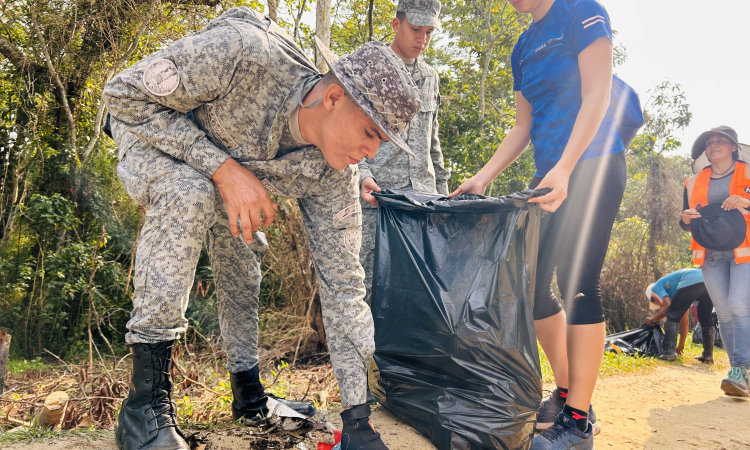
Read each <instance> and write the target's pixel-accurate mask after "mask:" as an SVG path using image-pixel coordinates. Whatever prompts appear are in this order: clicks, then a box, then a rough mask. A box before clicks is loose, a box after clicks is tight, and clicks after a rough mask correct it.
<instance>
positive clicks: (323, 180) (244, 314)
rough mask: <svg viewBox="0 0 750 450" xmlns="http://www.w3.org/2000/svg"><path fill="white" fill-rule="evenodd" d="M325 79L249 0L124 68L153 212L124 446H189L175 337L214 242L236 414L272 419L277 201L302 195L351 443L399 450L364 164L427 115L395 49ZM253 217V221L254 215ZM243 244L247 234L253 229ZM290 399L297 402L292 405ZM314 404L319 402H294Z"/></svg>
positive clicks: (129, 179)
mask: <svg viewBox="0 0 750 450" xmlns="http://www.w3.org/2000/svg"><path fill="white" fill-rule="evenodd" d="M318 44H319V50H320V52H321V53H322V54H323V56H324V58H325V60H326V62H327V63H328V65H329V66H330V68H331V71H330V72H328V73H327V74H326V75H325V76H323V75H320V74H319V73H318V71H317V69H316V68H315V65H314V64H313V63H312V62H311V61H310V60H309V59H308V58H307V57H306V56H305V54H304V52H302V50H301V49H300V48H299V47H298V46H297V45H296V44H295V43H294V41H293V40H292V39H291V38H289V37H288V36H287V35H286V33H284V32H283V31H282V30H281V29H280V28H279V27H278V26H277V25H276V24H275V23H274V22H272V21H271V20H270V19H268V18H267V17H264V16H263V15H261V14H259V13H257V12H255V11H253V10H251V9H248V8H236V9H231V10H229V11H227V12H226V13H225V14H223V15H222V16H220V17H218V18H217V19H215V20H213V21H211V22H210V23H209V24H208V25H207V26H206V27H205V28H204V29H203V30H201V31H199V32H197V33H195V34H193V35H191V36H188V37H186V38H184V39H181V40H179V41H176V42H175V43H174V44H172V45H170V46H169V47H167V48H165V49H164V50H161V51H159V52H157V53H155V54H153V55H151V56H149V57H147V58H145V59H143V60H142V61H140V62H138V63H136V64H134V65H133V66H131V67H130V68H128V69H126V70H125V71H124V72H122V73H120V74H119V75H117V76H116V77H115V78H113V79H112V81H111V82H110V83H108V85H107V86H106V87H105V90H104V93H103V101H104V102H105V104H106V106H107V109H108V110H109V112H110V114H111V117H110V121H109V123H110V126H111V136H112V137H113V138H114V140H115V142H116V143H117V146H118V150H119V159H120V162H119V164H118V166H117V174H118V176H119V177H120V180H122V182H123V184H124V185H125V189H126V190H127V191H128V194H129V195H130V196H131V197H132V198H133V199H134V200H135V201H136V202H137V203H139V204H140V205H142V206H144V207H146V208H147V209H148V212H147V213H146V221H145V224H144V226H143V229H142V231H141V241H140V243H139V245H138V250H137V254H136V261H135V278H134V284H135V289H134V295H133V311H132V313H131V319H130V321H129V322H128V324H127V328H128V333H127V335H126V341H127V343H128V344H129V345H130V348H131V354H132V361H133V371H132V374H131V382H130V393H129V395H128V398H127V399H125V401H123V404H122V408H121V410H120V413H119V415H118V423H117V428H116V439H117V444H118V447H119V448H120V449H121V450H130V449H148V450H157V449H159V450H161V449H177V450H187V449H188V446H187V444H186V443H185V440H184V436H183V435H182V433H181V432H180V431H179V429H178V428H177V423H176V420H175V406H174V403H172V401H171V391H172V382H171V379H170V375H169V373H170V371H169V368H170V365H171V355H172V345H173V343H174V340H175V339H177V338H179V336H180V334H181V333H184V332H185V330H186V326H187V320H186V319H185V310H186V308H187V303H188V293H189V291H190V288H191V286H192V282H193V278H194V275H195V268H196V264H197V262H198V257H199V255H200V252H201V246H202V244H203V243H204V242H205V243H206V247H207V249H208V253H209V257H210V259H211V265H212V269H213V273H214V281H215V283H216V292H217V299H218V310H219V322H220V327H221V333H222V337H223V339H224V343H225V344H226V347H227V370H228V371H229V372H230V379H231V386H232V394H233V396H234V401H233V402H232V416H233V418H234V419H239V418H241V417H248V418H249V417H252V416H254V415H256V414H265V413H267V412H268V409H267V408H266V400H267V395H266V394H265V393H264V392H263V386H262V385H261V383H260V380H259V377H258V294H259V291H260V282H261V271H260V261H261V258H262V256H263V254H264V253H265V251H266V250H267V248H268V244H267V243H266V238H265V235H264V234H263V233H262V232H259V231H258V228H259V226H260V223H261V211H262V212H263V216H264V219H265V220H264V223H265V225H270V224H271V222H272V220H273V216H274V205H273V203H272V202H271V201H270V199H269V196H268V194H269V193H271V194H274V195H278V196H286V197H291V198H296V199H298V203H299V207H300V209H301V211H302V216H303V220H304V224H305V230H306V234H307V237H308V240H309V242H310V249H311V253H312V257H313V261H314V263H315V268H316V274H317V278H318V286H319V289H320V298H321V305H322V308H323V321H324V325H325V329H326V333H327V335H328V342H329V349H330V354H331V361H332V364H333V370H334V373H335V375H336V377H337V378H338V380H339V389H340V392H341V403H342V405H343V406H344V407H345V408H346V409H345V410H344V412H343V413H342V414H341V416H342V419H343V422H344V427H343V430H342V432H343V439H342V448H343V449H344V450H346V449H362V450H383V449H386V447H385V445H384V444H383V442H382V440H381V439H380V435H379V434H378V433H377V432H375V429H374V428H373V427H372V426H371V425H370V424H369V420H368V417H369V415H370V408H369V406H368V405H366V404H365V392H366V384H367V373H366V367H367V363H368V361H369V360H370V358H371V356H372V354H373V352H374V350H375V349H374V346H375V344H374V337H373V334H374V330H373V320H372V315H371V314H370V310H369V308H368V307H367V305H366V304H365V302H364V301H363V298H364V294H365V290H364V285H363V278H364V272H363V270H362V266H361V265H360V264H359V259H358V257H357V255H358V254H359V249H360V243H361V237H362V235H361V224H362V221H361V220H362V219H361V208H360V205H359V201H358V197H359V192H358V189H357V181H358V179H359V174H358V170H357V166H356V163H358V162H359V161H361V160H362V159H363V158H364V157H365V156H370V157H374V156H375V153H376V152H377V149H378V146H379V145H380V142H381V141H382V140H386V139H388V138H390V139H391V141H392V142H393V143H394V144H395V145H396V146H398V147H400V148H401V149H402V150H404V151H407V152H408V151H409V149H408V147H407V145H406V144H405V143H404V142H403V140H402V139H401V138H400V136H399V131H400V130H401V129H402V128H403V127H404V126H405V124H406V123H408V121H409V120H410V119H411V118H412V117H413V116H414V114H415V113H416V112H417V111H418V110H419V94H418V91H417V88H416V86H415V85H414V83H413V81H412V80H411V77H410V76H409V73H408V72H407V69H406V67H405V66H404V64H403V63H402V62H401V60H400V59H399V58H398V57H397V56H396V54H395V53H393V51H392V50H391V49H389V48H388V47H386V46H385V45H383V44H381V43H379V42H370V43H367V44H365V45H364V46H363V47H362V48H360V49H359V50H357V51H355V52H353V53H352V54H350V55H347V56H344V57H342V58H340V59H339V58H337V57H336V55H334V54H332V53H331V52H330V51H329V50H328V49H327V48H325V46H323V45H322V44H320V43H318ZM238 222H239V223H238ZM240 236H241V237H242V239H239V237H240ZM280 401H282V400H280ZM282 402H283V403H285V404H287V405H289V406H290V407H292V408H294V409H296V410H298V411H302V412H304V413H308V414H309V413H311V412H312V411H314V409H313V408H312V406H311V405H308V404H304V403H301V402H289V401H282Z"/></svg>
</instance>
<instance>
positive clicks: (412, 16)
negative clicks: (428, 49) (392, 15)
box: [404, 11, 440, 30]
mask: <svg viewBox="0 0 750 450" xmlns="http://www.w3.org/2000/svg"><path fill="white" fill-rule="evenodd" d="M404 13H405V14H406V20H407V21H408V22H409V23H410V24H411V25H414V26H415V27H434V28H436V29H438V30H439V29H440V19H438V18H437V17H435V16H433V15H430V14H421V13H416V12H406V11H405V12H404Z"/></svg>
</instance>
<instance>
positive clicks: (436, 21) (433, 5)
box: [396, 0, 440, 29]
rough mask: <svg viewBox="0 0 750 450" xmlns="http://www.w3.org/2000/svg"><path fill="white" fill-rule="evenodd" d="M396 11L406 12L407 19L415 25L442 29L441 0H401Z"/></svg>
mask: <svg viewBox="0 0 750 450" xmlns="http://www.w3.org/2000/svg"><path fill="white" fill-rule="evenodd" d="M396 11H397V12H403V13H406V20H408V21H409V23H410V24H412V25H414V26H415V27H435V28H438V29H440V0H400V1H399V2H398V9H397V10H396Z"/></svg>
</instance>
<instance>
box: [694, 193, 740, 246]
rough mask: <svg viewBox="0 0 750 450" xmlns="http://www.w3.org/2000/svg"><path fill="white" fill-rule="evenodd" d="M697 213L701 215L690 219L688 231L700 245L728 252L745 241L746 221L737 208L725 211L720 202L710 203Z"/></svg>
mask: <svg viewBox="0 0 750 450" xmlns="http://www.w3.org/2000/svg"><path fill="white" fill-rule="evenodd" d="M698 213H700V215H701V216H700V217H698V218H695V219H693V220H691V221H690V233H691V234H692V235H693V239H695V242H697V243H698V244H699V245H700V246H701V247H704V248H707V249H710V250H714V251H717V252H728V251H730V250H734V249H735V248H737V247H739V246H740V245H742V243H743V242H745V236H747V222H745V217H744V216H743V215H742V213H741V212H740V211H739V210H738V209H732V210H729V211H726V210H724V209H723V208H722V207H721V203H712V204H710V205H706V206H704V207H703V208H700V209H699V210H698Z"/></svg>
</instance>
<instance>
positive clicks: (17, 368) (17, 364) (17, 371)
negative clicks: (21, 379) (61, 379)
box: [8, 358, 53, 376]
mask: <svg viewBox="0 0 750 450" xmlns="http://www.w3.org/2000/svg"><path fill="white" fill-rule="evenodd" d="M52 367H53V366H50V365H49V364H47V363H45V362H43V361H42V359H41V358H36V359H32V360H30V361H29V360H25V359H9V360H8V372H10V373H12V374H13V375H14V376H19V375H23V374H25V373H27V372H39V371H45V370H49V369H52Z"/></svg>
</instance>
